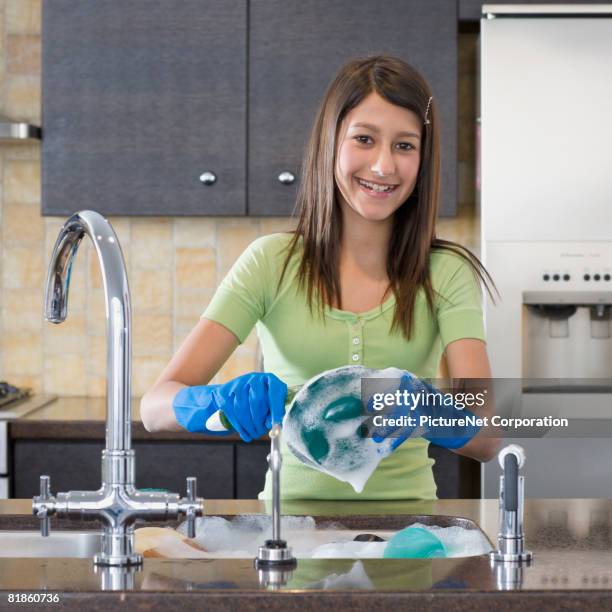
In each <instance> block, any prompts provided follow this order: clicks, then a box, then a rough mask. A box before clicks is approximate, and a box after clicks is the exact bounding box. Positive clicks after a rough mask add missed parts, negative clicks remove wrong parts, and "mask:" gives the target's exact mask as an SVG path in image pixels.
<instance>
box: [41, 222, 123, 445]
mask: <svg viewBox="0 0 612 612" xmlns="http://www.w3.org/2000/svg"><path fill="white" fill-rule="evenodd" d="M85 235H87V236H89V238H90V239H91V241H92V242H93V245H94V248H95V250H96V253H97V255H98V261H99V262H100V268H101V270H102V280H103V283H104V298H105V303H106V335H107V361H106V363H107V378H106V401H107V410H106V449H107V451H122V450H129V449H130V445H131V442H130V441H131V432H130V417H131V400H130V385H131V363H132V359H131V358H132V344H131V310H130V290H129V287H128V280H127V274H126V270H125V262H124V260H123V253H122V252H121V247H120V246H119V241H118V240H117V236H116V234H115V232H114V230H113V228H112V226H111V224H110V223H109V222H108V221H107V220H106V219H105V218H104V217H103V216H102V215H101V214H99V213H97V212H94V211H92V210H84V211H81V212H78V213H75V214H74V215H72V217H70V219H68V221H66V223H65V224H64V226H63V227H62V229H61V231H60V234H59V236H58V238H57V241H56V242H55V246H54V248H53V254H52V255H51V262H50V264H49V272H48V274H47V283H46V290H45V319H46V320H47V321H50V322H51V323H62V322H63V321H65V320H66V315H67V306H68V289H69V287H70V272H71V269H72V263H73V260H74V256H75V255H76V252H77V250H78V248H79V244H80V243H81V240H82V239H83V236H85Z"/></svg>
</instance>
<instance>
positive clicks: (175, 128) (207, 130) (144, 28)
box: [42, 0, 247, 215]
mask: <svg viewBox="0 0 612 612" xmlns="http://www.w3.org/2000/svg"><path fill="white" fill-rule="evenodd" d="M246 12H247V11H246V0H223V2H218V1H217V0H130V2H125V1H124V0H105V1H104V2H82V0H45V2H44V5H43V80H42V94H43V99H42V110H43V143H42V203H43V207H42V209H43V214H47V215H68V214H70V213H72V212H74V211H76V210H81V209H85V208H88V209H94V210H97V211H99V212H101V213H103V214H107V215H213V214H214V215H243V214H244V213H245V207H246V203H245V181H246V178H245V176H246V174H245V172H246V170H245V161H244V158H245V153H244V152H245V148H246V133H245V124H246V100H245V96H246ZM205 172H213V173H214V174H215V175H216V182H215V183H214V184H212V185H205V184H203V182H202V181H201V180H200V177H201V175H202V174H203V173H205Z"/></svg>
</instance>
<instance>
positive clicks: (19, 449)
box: [13, 439, 235, 499]
mask: <svg viewBox="0 0 612 612" xmlns="http://www.w3.org/2000/svg"><path fill="white" fill-rule="evenodd" d="M103 448H104V442H102V441H100V442H98V441H95V440H21V439H19V440H15V442H14V446H13V496H14V497H16V498H29V497H32V496H34V495H38V492H39V489H40V485H39V477H40V475H41V474H48V475H49V476H50V477H51V490H52V492H53V493H57V492H58V491H60V492H65V491H95V490H97V489H98V488H99V487H100V482H101V474H102V467H101V459H102V450H103ZM134 451H135V453H136V459H135V461H136V486H137V487H138V488H142V489H144V488H158V489H169V490H170V491H172V492H174V493H181V494H182V495H184V494H185V484H186V480H185V479H186V477H187V476H197V477H198V495H199V496H200V497H205V498H209V499H231V498H233V497H235V495H234V450H233V446H232V444H229V443H228V444H226V443H214V444H202V443H200V442H190V441H189V442H188V441H184V442H167V441H160V440H156V441H153V442H143V441H139V440H138V441H135V442H134Z"/></svg>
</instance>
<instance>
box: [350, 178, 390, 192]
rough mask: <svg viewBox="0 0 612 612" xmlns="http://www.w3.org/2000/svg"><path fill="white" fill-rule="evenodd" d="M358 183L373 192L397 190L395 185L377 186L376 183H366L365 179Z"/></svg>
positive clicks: (359, 180)
mask: <svg viewBox="0 0 612 612" xmlns="http://www.w3.org/2000/svg"><path fill="white" fill-rule="evenodd" d="M357 181H358V182H359V184H361V185H363V186H364V187H367V188H368V189H371V190H372V191H378V192H379V193H382V192H384V191H391V190H393V189H395V185H377V184H376V183H370V182H368V181H364V180H363V179H357Z"/></svg>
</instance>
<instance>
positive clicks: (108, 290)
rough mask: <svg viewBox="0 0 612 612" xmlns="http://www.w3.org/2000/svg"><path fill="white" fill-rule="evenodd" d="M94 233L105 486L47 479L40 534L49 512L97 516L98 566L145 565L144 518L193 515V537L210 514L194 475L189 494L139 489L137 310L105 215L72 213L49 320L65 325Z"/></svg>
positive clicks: (56, 265)
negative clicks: (101, 323)
mask: <svg viewBox="0 0 612 612" xmlns="http://www.w3.org/2000/svg"><path fill="white" fill-rule="evenodd" d="M85 235H87V236H89V238H90V239H91V241H92V242H93V245H94V248H95V250H96V253H97V255H98V260H99V262H100V267H101V269H102V278H103V282H104V296H105V300H106V333H107V343H108V346H107V382H106V401H107V407H106V448H105V449H104V450H103V451H102V486H101V487H100V489H98V490H97V491H69V492H68V493H58V494H57V495H56V496H52V495H51V493H50V486H49V477H48V476H41V477H40V495H38V496H36V497H34V499H33V504H32V509H33V513H34V514H35V515H36V516H37V517H38V518H39V519H40V521H41V523H40V527H41V534H42V535H43V536H47V535H48V534H49V517H50V516H51V515H54V514H55V515H57V516H60V517H74V518H76V517H79V518H81V517H83V516H87V517H98V518H99V519H101V520H102V521H104V523H105V525H104V533H103V536H102V550H101V551H100V553H99V554H98V555H96V556H95V557H94V562H95V563H96V564H97V565H111V566H117V565H138V564H140V563H142V556H141V555H139V554H137V553H136V552H135V551H134V523H135V521H136V520H137V519H146V520H165V519H175V518H178V517H179V515H181V514H183V515H185V516H186V517H187V520H188V535H189V537H191V538H193V537H195V519H196V516H201V515H202V512H203V500H202V499H200V498H198V497H197V493H196V485H197V483H196V479H195V478H187V496H186V497H183V498H180V496H179V495H178V494H177V493H161V492H148V491H139V490H138V489H136V488H135V486H134V485H135V482H134V473H135V463H134V451H133V449H132V448H131V412H132V411H131V394H130V387H131V384H130V383H131V362H132V359H131V358H132V345H131V310H130V291H129V287H128V281H127V274H126V270H125V262H124V260H123V254H122V252H121V247H120V246H119V241H118V240H117V236H116V234H115V232H114V230H113V228H112V226H111V224H110V223H109V222H108V221H107V220H106V219H105V218H104V217H103V216H102V215H100V214H99V213H97V212H94V211H91V210H85V211H81V212H78V213H76V214H74V215H72V217H70V218H69V219H68V220H67V221H66V223H65V224H64V226H63V227H62V229H61V231H60V234H59V236H58V238H57V241H56V243H55V247H54V248H53V254H52V256H51V262H50V264H49V272H48V275H47V282H46V291H45V319H46V320H47V321H50V322H51V323H62V322H63V321H64V320H65V319H66V315H67V302H68V289H69V287H70V272H71V269H72V263H73V260H74V256H75V255H76V252H77V249H78V247H79V244H80V243H81V240H82V239H83V236H85Z"/></svg>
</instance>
